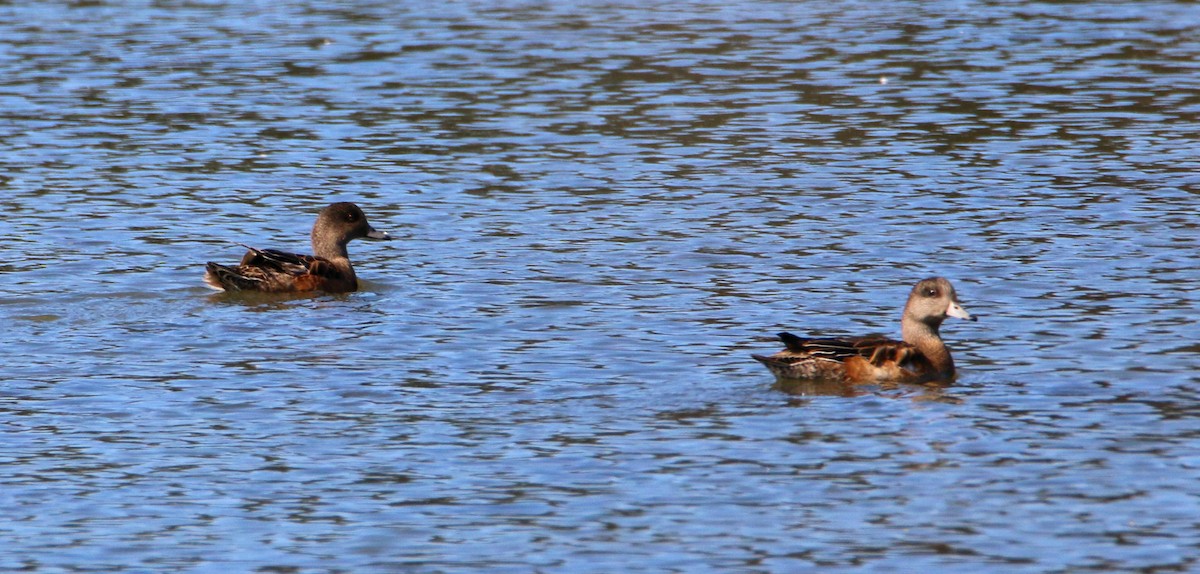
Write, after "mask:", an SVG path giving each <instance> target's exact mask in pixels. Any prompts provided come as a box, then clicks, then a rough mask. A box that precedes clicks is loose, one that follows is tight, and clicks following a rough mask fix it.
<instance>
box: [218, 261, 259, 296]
mask: <svg viewBox="0 0 1200 574" xmlns="http://www.w3.org/2000/svg"><path fill="white" fill-rule="evenodd" d="M261 282H262V281H261V280H259V279H256V278H254V277H247V276H245V275H243V274H241V273H238V270H237V269H235V268H233V267H226V266H225V265H221V264H220V263H213V262H212V261H209V262H208V264H207V265H205V271H204V284H205V285H208V286H209V287H210V288H212V289H215V290H217V291H252V290H255V289H257V288H258V287H259V283H261Z"/></svg>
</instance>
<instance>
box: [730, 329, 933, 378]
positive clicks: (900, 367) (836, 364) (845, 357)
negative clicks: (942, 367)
mask: <svg viewBox="0 0 1200 574" xmlns="http://www.w3.org/2000/svg"><path fill="white" fill-rule="evenodd" d="M779 339H780V340H781V341H783V343H784V345H786V347H787V348H786V349H784V350H782V351H780V352H778V353H775V354H774V355H770V356H766V355H751V356H752V357H754V359H756V360H757V361H759V362H760V363H762V364H764V365H766V367H767V368H768V369H770V370H771V372H772V373H774V374H775V375H776V376H778V377H782V378H785V379H844V380H848V381H852V382H854V381H870V380H883V379H892V380H902V379H910V378H912V374H913V373H915V372H919V371H920V370H921V369H922V368H923V367H922V363H924V362H927V361H925V360H924V357H923V356H921V354H920V352H918V351H917V350H916V348H915V347H913V346H912V345H910V344H908V343H905V342H903V341H896V340H893V339H889V338H887V337H884V336H882V335H867V336H865V337H846V338H821V339H805V338H802V337H797V336H796V335H793V334H791V333H779Z"/></svg>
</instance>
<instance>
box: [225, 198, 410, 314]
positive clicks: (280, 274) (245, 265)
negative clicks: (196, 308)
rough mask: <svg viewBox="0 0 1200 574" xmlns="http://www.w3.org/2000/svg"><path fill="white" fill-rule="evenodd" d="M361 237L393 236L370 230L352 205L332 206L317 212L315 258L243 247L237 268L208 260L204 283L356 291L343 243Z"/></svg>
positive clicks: (240, 288) (236, 287)
mask: <svg viewBox="0 0 1200 574" xmlns="http://www.w3.org/2000/svg"><path fill="white" fill-rule="evenodd" d="M364 238H365V239H391V238H392V237H391V236H390V235H388V234H387V233H384V232H382V231H376V230H375V229H373V228H372V227H371V225H370V224H369V223H367V216H366V215H365V214H363V211H362V210H361V209H359V207H358V206H357V205H354V204H353V203H334V204H332V205H330V206H328V207H326V208H325V209H322V210H321V213H320V214H318V215H317V221H316V223H314V224H313V229H312V246H313V253H314V255H300V254H296V253H287V252H284V251H277V250H274V249H256V248H254V247H249V246H246V247H247V249H249V251H247V252H246V254H245V255H244V256H243V257H242V261H241V263H239V264H238V265H236V266H227V265H221V264H218V263H213V262H211V261H210V262H209V263H208V265H207V271H206V272H205V274H204V282H205V283H206V284H207V285H208V286H209V287H212V288H213V289H216V290H218V291H264V292H271V293H291V292H304V291H327V292H331V293H342V292H347V291H356V290H357V289H358V278H357V276H356V275H355V274H354V267H353V266H352V265H350V254H349V252H347V250H346V244H347V243H349V242H350V241H351V240H354V239H364Z"/></svg>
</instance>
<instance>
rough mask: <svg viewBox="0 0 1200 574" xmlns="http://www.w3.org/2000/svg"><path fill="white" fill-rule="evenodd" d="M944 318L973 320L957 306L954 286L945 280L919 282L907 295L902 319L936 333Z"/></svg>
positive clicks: (939, 278) (941, 278)
mask: <svg viewBox="0 0 1200 574" xmlns="http://www.w3.org/2000/svg"><path fill="white" fill-rule="evenodd" d="M946 317H958V318H959V319H967V320H969V321H974V320H975V318H974V317H972V316H971V314H970V313H967V310H966V309H963V308H962V305H961V304H959V302H958V294H957V293H955V292H954V286H953V285H951V284H950V282H949V281H947V280H946V279H945V278H943V277H931V278H929V279H922V280H921V281H919V282H918V283H917V284H916V286H914V287H913V289H912V293H909V295H908V303H907V304H905V305H904V318H905V319H907V320H912V321H917V322H919V323H924V324H925V325H928V326H929V327H930V328H932V329H933V330H934V332H936V331H937V329H938V327H939V326H941V324H942V321H945V320H946Z"/></svg>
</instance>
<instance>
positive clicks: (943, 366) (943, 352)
mask: <svg viewBox="0 0 1200 574" xmlns="http://www.w3.org/2000/svg"><path fill="white" fill-rule="evenodd" d="M939 326H940V325H938V324H934V325H931V324H929V323H926V322H924V321H921V320H919V319H916V318H914V317H909V316H908V315H905V316H904V318H903V319H902V320H901V321H900V334H901V336H902V337H903V338H904V342H905V343H908V344H910V345H912V346H914V347H916V348H917V350H918V351H921V354H922V355H925V358H926V359H929V363H930V364H931V366H932V367H933V369H934V370H935V371H937V372H938V374H940V375H941V376H942V377H947V378H948V377H951V376H953V375H954V359H952V358H950V349H947V348H946V343H943V342H942V336H941V335H940V334H939V333H938V327H939Z"/></svg>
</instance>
